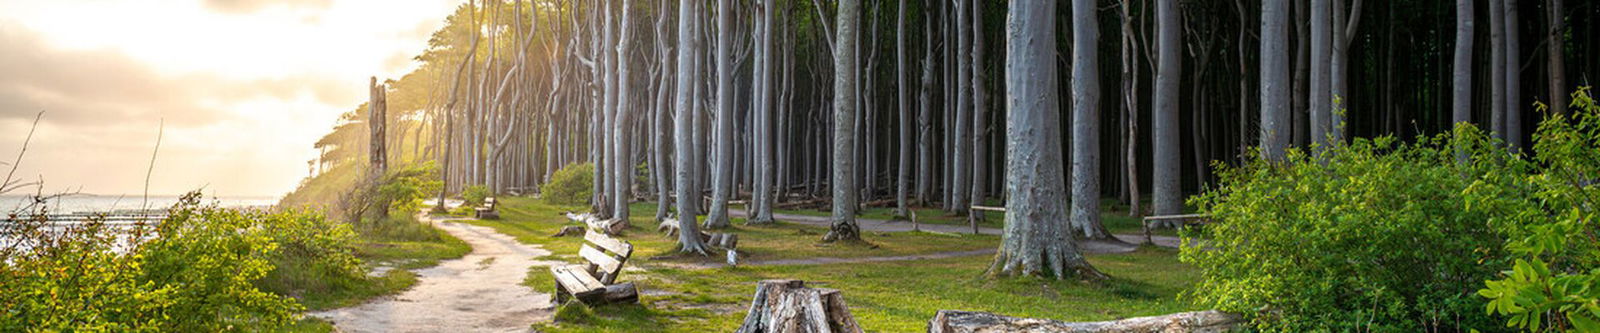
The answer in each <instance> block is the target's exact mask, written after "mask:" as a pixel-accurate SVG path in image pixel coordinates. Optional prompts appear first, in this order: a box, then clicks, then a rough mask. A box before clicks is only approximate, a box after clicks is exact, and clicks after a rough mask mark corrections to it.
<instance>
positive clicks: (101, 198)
mask: <svg viewBox="0 0 1600 333" xmlns="http://www.w3.org/2000/svg"><path fill="white" fill-rule="evenodd" d="M178 199H179V197H178V196H151V197H150V199H149V201H148V203H145V199H144V197H143V196H140V195H91V194H84V195H71V196H64V197H58V198H53V199H50V200H49V201H47V202H46V203H45V205H46V206H48V208H49V211H50V213H51V214H87V213H112V212H118V211H137V210H141V209H157V210H159V209H166V208H170V207H172V205H173V204H176V203H177V202H178ZM31 203H33V198H32V197H30V196H21V195H4V196H0V212H14V211H17V209H20V208H22V207H24V206H27V205H28V204H31ZM200 203H201V204H212V203H215V204H217V206H220V207H223V208H263V207H271V206H272V205H275V204H277V203H278V198H272V197H215V198H213V197H205V198H204V199H201V200H200ZM141 204H142V205H143V207H141Z"/></svg>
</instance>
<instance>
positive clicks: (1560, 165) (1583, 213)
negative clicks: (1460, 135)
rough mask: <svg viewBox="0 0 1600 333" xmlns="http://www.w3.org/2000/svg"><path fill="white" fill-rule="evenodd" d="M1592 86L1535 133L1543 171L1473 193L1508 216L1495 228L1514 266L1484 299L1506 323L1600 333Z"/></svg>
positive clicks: (1508, 176)
mask: <svg viewBox="0 0 1600 333" xmlns="http://www.w3.org/2000/svg"><path fill="white" fill-rule="evenodd" d="M1588 92H1589V89H1588V88H1582V89H1579V90H1578V91H1577V92H1576V93H1573V94H1572V105H1571V106H1572V107H1571V108H1570V110H1571V115H1570V117H1569V116H1568V115H1559V114H1558V115H1552V116H1550V117H1549V118H1547V119H1545V120H1544V121H1543V122H1541V123H1540V124H1539V130H1538V131H1537V132H1536V133H1535V134H1534V146H1533V150H1534V153H1535V158H1534V161H1531V162H1523V161H1520V160H1518V161H1515V162H1518V163H1522V164H1526V165H1536V166H1538V167H1539V170H1538V172H1531V173H1516V172H1506V173H1499V174H1495V175H1494V176H1495V177H1496V178H1497V179H1502V180H1503V181H1499V182H1485V183H1484V184H1480V185H1478V186H1475V187H1474V188H1472V191H1471V192H1469V194H1470V197H1471V198H1472V201H1471V204H1473V205H1474V206H1475V207H1477V209H1482V210H1494V211H1499V212H1503V213H1502V214H1500V216H1498V217H1497V218H1495V219H1493V220H1491V221H1490V223H1491V224H1492V225H1494V226H1496V227H1497V228H1499V229H1500V230H1502V231H1503V232H1505V233H1506V234H1507V235H1508V236H1509V237H1508V239H1507V241H1506V242H1505V244H1504V250H1505V251H1507V252H1509V253H1510V255H1511V257H1512V258H1514V259H1515V263H1507V262H1499V263H1496V265H1494V266H1492V267H1498V268H1501V269H1509V270H1507V271H1504V272H1502V273H1501V275H1500V276H1497V277H1495V279H1493V280H1489V281H1486V282H1485V288H1484V289H1483V290H1480V291H1479V295H1482V296H1483V297H1485V298H1488V299H1489V300H1490V301H1489V304H1488V305H1487V309H1488V310H1489V311H1490V312H1492V313H1495V314H1499V315H1502V316H1505V317H1507V318H1506V325H1507V326H1510V327H1517V328H1522V329H1526V330H1529V331H1540V330H1544V329H1551V330H1562V331H1566V330H1572V331H1578V332H1600V236H1597V235H1600V222H1597V221H1596V219H1597V218H1600V187H1597V186H1600V184H1597V183H1596V180H1600V105H1597V104H1596V103H1595V101H1594V99H1593V97H1592V96H1590V94H1589V93H1588Z"/></svg>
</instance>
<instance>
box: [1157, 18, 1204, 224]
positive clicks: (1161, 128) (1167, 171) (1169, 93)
mask: <svg viewBox="0 0 1600 333" xmlns="http://www.w3.org/2000/svg"><path fill="white" fill-rule="evenodd" d="M1180 15H1182V13H1179V12H1178V1H1177V0H1158V1H1157V2H1156V20H1157V21H1158V22H1157V25H1159V28H1158V29H1157V32H1156V33H1157V34H1158V36H1156V38H1157V41H1158V43H1157V48H1158V50H1157V53H1158V54H1159V56H1158V57H1157V58H1156V61H1157V62H1158V64H1157V67H1159V68H1158V69H1157V73H1156V86H1155V89H1156V91H1155V99H1156V100H1155V104H1156V109H1155V117H1154V119H1152V120H1153V121H1152V122H1153V124H1151V126H1152V127H1153V128H1152V129H1151V133H1153V134H1154V135H1155V138H1154V140H1155V145H1154V146H1153V147H1151V148H1153V152H1152V155H1154V159H1155V168H1154V172H1152V174H1151V176H1150V178H1151V182H1152V183H1153V184H1152V185H1151V186H1152V187H1153V188H1154V189H1153V190H1152V191H1151V192H1152V193H1151V196H1152V198H1151V199H1152V200H1151V201H1152V204H1153V205H1154V207H1153V208H1155V211H1154V212H1155V214H1156V215H1173V214H1178V213H1181V212H1183V188H1182V187H1181V185H1180V183H1179V180H1180V179H1182V177H1181V176H1180V172H1181V170H1182V169H1183V168H1182V167H1180V166H1179V165H1180V164H1179V160H1180V159H1181V158H1182V157H1183V144H1182V143H1181V142H1179V140H1178V136H1179V133H1180V132H1181V131H1180V130H1179V128H1180V127H1179V126H1178V120H1179V116H1178V97H1179V96H1180V95H1182V91H1181V90H1179V88H1178V82H1180V80H1182V76H1183V58H1182V57H1183V53H1182V52H1181V51H1180V49H1181V48H1182V47H1183V45H1181V43H1183V36H1182V34H1183V30H1181V29H1183V26H1182V25H1181V23H1180V22H1179V20H1180ZM1196 121H1198V119H1197V120H1196Z"/></svg>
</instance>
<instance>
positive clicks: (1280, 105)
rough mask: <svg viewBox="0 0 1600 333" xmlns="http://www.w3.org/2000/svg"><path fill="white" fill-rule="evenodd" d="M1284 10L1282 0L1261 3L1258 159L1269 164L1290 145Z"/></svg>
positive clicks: (1287, 53) (1285, 19)
mask: <svg viewBox="0 0 1600 333" xmlns="http://www.w3.org/2000/svg"><path fill="white" fill-rule="evenodd" d="M1313 1H1316V0H1313ZM1287 7H1288V3H1286V2H1283V1H1262V2H1261V70H1260V71H1261V110H1260V111H1261V132H1260V133H1261V156H1262V157H1263V158H1266V159H1267V160H1271V161H1278V160H1282V159H1283V157H1284V150H1286V149H1287V148H1288V145H1289V141H1288V137H1287V134H1288V133H1289V131H1288V126H1287V125H1288V124H1287V122H1286V121H1285V120H1287V119H1286V118H1288V117H1286V116H1287V111H1288V110H1287V109H1286V108H1287V107H1288V100H1287V99H1288V95H1289V85H1288V84H1287V83H1288V80H1289V59H1288V58H1289V50H1288V42H1289V34H1288V31H1286V30H1284V29H1285V28H1287V27H1288V25H1289V11H1288V8H1287ZM1241 130H1242V129H1241ZM1313 133H1315V132H1314V131H1313Z"/></svg>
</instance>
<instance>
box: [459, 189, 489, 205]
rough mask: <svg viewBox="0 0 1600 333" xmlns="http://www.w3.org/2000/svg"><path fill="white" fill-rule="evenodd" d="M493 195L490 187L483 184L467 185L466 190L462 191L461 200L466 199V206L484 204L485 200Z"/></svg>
mask: <svg viewBox="0 0 1600 333" xmlns="http://www.w3.org/2000/svg"><path fill="white" fill-rule="evenodd" d="M492 196H494V194H493V193H490V192H489V187H488V186H483V185H472V186H467V189H466V190H465V191H461V200H462V201H466V207H477V206H482V205H483V200H484V199H487V198H489V197H492Z"/></svg>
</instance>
